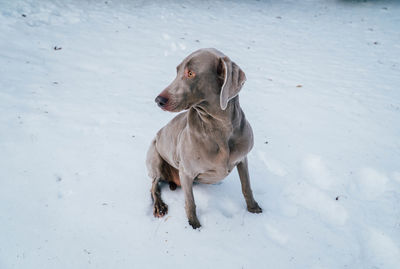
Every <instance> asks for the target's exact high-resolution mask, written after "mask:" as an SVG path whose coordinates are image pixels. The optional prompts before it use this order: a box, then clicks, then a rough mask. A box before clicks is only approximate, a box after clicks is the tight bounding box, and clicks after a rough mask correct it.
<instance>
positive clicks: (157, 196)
mask: <svg viewBox="0 0 400 269" xmlns="http://www.w3.org/2000/svg"><path fill="white" fill-rule="evenodd" d="M155 143H156V141H155V140H153V142H152V143H151V145H150V148H149V150H148V152H147V159H146V165H147V170H148V173H149V177H150V178H151V179H152V180H153V182H152V185H151V190H150V192H151V197H152V199H153V203H154V208H153V214H154V216H155V217H157V218H160V217H163V216H164V215H166V214H167V213H168V206H167V205H166V204H165V203H164V201H163V200H162V199H161V188H160V181H161V180H162V179H163V174H162V170H163V163H164V160H163V159H162V158H161V156H160V154H159V153H158V151H157V149H156V145H155Z"/></svg>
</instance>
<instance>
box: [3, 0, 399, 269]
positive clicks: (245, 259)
mask: <svg viewBox="0 0 400 269" xmlns="http://www.w3.org/2000/svg"><path fill="white" fill-rule="evenodd" d="M0 40H1V41H0V268H1V269H11V268H41V269H44V268H52V269H53V268H58V269H62V268H279V269H281V268H301V269H304V268H307V269H308V268H310V269H314V268H332V269H333V268H362V269H364V268H365V269H367V268H371V269H372V268H382V269H383V268H385V269H386V268H393V269H394V268H396V269H397V268H400V3H399V2H396V1H344V0H342V1H339V0H337V1H335V0H325V1H324V0H320V1H317V0H308V1H296V0H286V1H243V2H237V1H190V2H186V1H157V2H147V1H128V0H126V1H111V0H107V1H61V0H59V1H55V0H54V1H34V0H29V1H28V0H26V1H6V0H2V1H0ZM202 47H215V48H217V49H219V50H221V51H223V52H224V53H225V54H226V55H228V56H229V57H230V58H231V59H232V60H234V61H235V62H236V63H237V64H238V65H239V66H241V67H242V69H243V70H244V71H245V73H246V76H247V82H246V84H245V86H244V88H243V90H242V92H241V94H240V100H241V104H242V108H243V110H244V111H245V113H246V116H247V118H248V119H249V121H250V123H251V124H252V127H253V130H254V133H255V146H254V148H253V150H252V152H251V154H250V155H249V166H250V176H251V180H252V186H253V191H254V195H255V198H256V200H257V201H258V203H259V204H260V205H261V207H262V208H263V210H264V212H263V213H262V214H260V215H253V214H251V213H248V212H247V211H246V209H245V202H244V199H243V197H242V194H241V190H240V182H239V178H238V175H237V173H236V171H234V172H233V173H231V175H230V176H229V177H228V178H226V179H225V180H224V181H223V183H222V184H218V185H196V186H195V188H194V195H195V199H196V203H197V212H198V216H199V219H200V221H201V223H202V228H201V229H200V230H193V229H192V228H191V227H190V226H189V225H188V224H187V219H186V215H185V211H184V199H183V194H182V192H181V190H180V189H178V190H176V191H175V192H172V191H170V190H169V189H168V188H164V189H163V197H164V200H165V202H166V203H167V204H168V205H169V214H168V215H167V216H166V217H164V218H162V219H155V218H154V217H153V216H152V206H151V198H150V192H149V189H150V183H151V182H150V179H149V178H148V177H147V171H146V168H145V164H144V162H145V154H146V151H147V147H148V145H149V144H150V141H151V139H152V138H153V136H154V134H155V133H156V132H157V130H158V129H159V128H161V127H162V126H163V125H164V124H166V123H167V122H168V121H169V120H170V119H171V118H172V117H173V116H174V114H172V113H167V112H163V111H162V110H160V109H159V108H158V107H157V106H156V105H155V103H154V98H155V97H156V96H157V94H158V93H159V92H161V90H163V89H164V87H166V86H167V85H168V84H169V82H170V81H171V80H172V79H173V78H174V77H175V66H176V65H177V64H178V63H179V62H180V61H181V60H182V59H183V58H184V57H185V56H186V55H188V54H189V53H190V52H192V51H194V50H196V49H198V48H202Z"/></svg>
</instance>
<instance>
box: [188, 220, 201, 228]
mask: <svg viewBox="0 0 400 269" xmlns="http://www.w3.org/2000/svg"><path fill="white" fill-rule="evenodd" d="M189 224H190V226H192V227H193V229H197V228H200V227H201V225H200V222H199V220H198V219H194V220H189Z"/></svg>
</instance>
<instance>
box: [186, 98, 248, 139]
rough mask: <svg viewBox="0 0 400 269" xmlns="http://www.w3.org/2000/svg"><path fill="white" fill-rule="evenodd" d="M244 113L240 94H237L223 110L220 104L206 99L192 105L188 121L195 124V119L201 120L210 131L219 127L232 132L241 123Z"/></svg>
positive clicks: (203, 126) (221, 129) (203, 125)
mask: <svg viewBox="0 0 400 269" xmlns="http://www.w3.org/2000/svg"><path fill="white" fill-rule="evenodd" d="M242 115H243V112H242V109H241V108H240V104H239V96H236V97H234V98H232V99H231V100H230V101H229V102H228V105H227V107H226V109H225V110H222V109H221V108H220V107H219V106H211V105H209V103H208V102H206V101H203V102H201V103H199V104H196V105H194V106H192V107H191V108H190V110H189V118H188V123H189V125H193V124H195V121H197V120H200V121H201V124H202V125H201V126H202V128H204V129H209V130H210V131H212V130H215V129H218V130H220V131H226V132H229V133H230V132H232V131H233V129H234V128H235V126H238V125H239V124H240V121H241V120H242ZM196 125H197V124H196Z"/></svg>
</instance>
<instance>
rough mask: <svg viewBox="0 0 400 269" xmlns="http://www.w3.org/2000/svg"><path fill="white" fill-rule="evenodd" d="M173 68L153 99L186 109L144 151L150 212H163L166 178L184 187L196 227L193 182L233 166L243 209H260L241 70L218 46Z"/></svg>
mask: <svg viewBox="0 0 400 269" xmlns="http://www.w3.org/2000/svg"><path fill="white" fill-rule="evenodd" d="M176 69H177V76H176V78H175V80H174V81H173V82H172V83H171V84H170V85H169V86H168V87H167V88H166V89H165V90H164V91H162V92H161V93H160V95H159V96H157V98H156V99H155V101H156V103H157V104H158V106H159V107H161V108H162V109H163V110H166V111H171V112H179V111H182V110H186V111H185V112H183V113H180V114H178V115H177V116H176V117H175V118H173V119H172V120H171V121H170V122H169V123H168V124H167V125H166V126H164V127H163V128H162V129H161V130H160V131H158V133H157V135H156V138H155V139H154V140H153V141H152V143H151V145H150V148H149V150H148V153H147V161H146V164H147V169H148V172H149V176H150V178H151V179H152V180H153V184H152V187H151V195H152V198H153V202H154V211H153V213H154V216H156V217H162V216H164V215H165V214H167V211H168V206H167V205H166V204H165V203H164V202H163V200H162V199H161V189H160V181H166V182H168V183H169V185H170V188H171V189H172V190H174V189H175V188H176V186H181V187H182V190H183V193H184V195H185V209H186V215H187V217H188V220H189V224H190V225H191V226H192V227H193V228H194V229H196V228H199V227H200V222H199V220H198V218H197V216H196V205H195V202H194V198H193V190H192V186H193V182H200V183H207V184H214V183H217V182H218V181H221V180H222V179H224V178H225V177H226V176H227V175H228V174H229V173H230V172H231V171H232V169H233V168H234V167H235V166H236V167H237V170H238V172H239V177H240V182H241V185H242V192H243V195H244V198H245V200H246V204H247V210H248V211H250V212H252V213H261V212H262V209H261V208H260V207H259V205H258V204H257V202H256V201H255V200H254V198H253V193H252V190H251V188H250V179H249V171H248V166H247V154H248V153H249V151H250V150H251V148H252V147H253V132H252V129H251V127H250V124H249V123H248V122H247V120H246V118H245V116H244V113H243V111H242V109H241V108H240V105H239V97H238V93H239V91H240V90H241V88H242V86H243V84H244V82H245V80H246V76H245V74H244V72H243V71H242V70H241V69H240V67H239V66H238V65H236V64H235V63H234V62H232V61H231V60H230V59H229V58H228V57H227V56H225V55H224V54H223V53H221V52H220V51H218V50H216V49H200V50H198V51H195V52H193V53H192V54H190V55H189V56H188V57H186V58H185V59H184V60H183V62H182V63H180V64H179V65H178V66H177V68H176Z"/></svg>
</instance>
